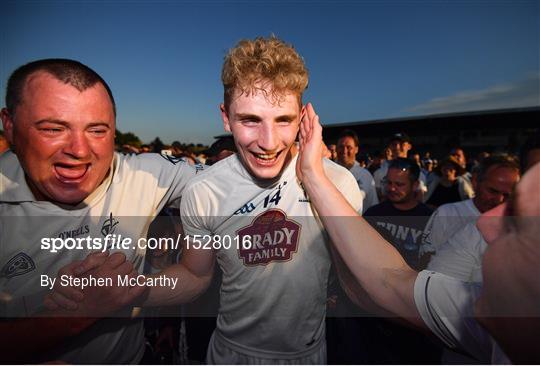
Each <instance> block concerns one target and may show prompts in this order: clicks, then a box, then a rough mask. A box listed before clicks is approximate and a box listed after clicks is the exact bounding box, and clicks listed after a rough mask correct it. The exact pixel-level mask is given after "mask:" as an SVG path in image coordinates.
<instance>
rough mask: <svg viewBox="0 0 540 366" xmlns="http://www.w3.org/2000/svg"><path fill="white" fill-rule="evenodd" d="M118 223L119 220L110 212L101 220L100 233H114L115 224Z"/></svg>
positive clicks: (105, 234) (104, 234)
mask: <svg viewBox="0 0 540 366" xmlns="http://www.w3.org/2000/svg"><path fill="white" fill-rule="evenodd" d="M118 224H119V221H118V220H116V219H115V218H114V217H113V214H112V212H111V213H110V215H109V218H107V220H105V221H104V222H103V225H102V226H101V235H103V236H107V235H109V234H114V232H115V231H116V226H117V225H118Z"/></svg>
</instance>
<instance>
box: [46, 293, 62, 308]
mask: <svg viewBox="0 0 540 366" xmlns="http://www.w3.org/2000/svg"><path fill="white" fill-rule="evenodd" d="M50 296H51V295H50V294H47V296H45V298H44V299H43V306H44V307H45V309H47V310H51V311H52V310H58V309H60V307H59V306H58V304H57V303H56V302H54V301H53V300H52V299H51V298H50Z"/></svg>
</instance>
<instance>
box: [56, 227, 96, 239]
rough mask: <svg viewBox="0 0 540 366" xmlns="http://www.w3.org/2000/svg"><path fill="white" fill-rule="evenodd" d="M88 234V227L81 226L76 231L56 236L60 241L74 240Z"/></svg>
mask: <svg viewBox="0 0 540 366" xmlns="http://www.w3.org/2000/svg"><path fill="white" fill-rule="evenodd" d="M89 232H90V228H89V227H88V225H83V226H81V227H78V228H77V229H73V230H67V231H62V232H61V233H59V234H58V235H57V236H58V237H59V238H62V239H66V238H75V237H77V236H81V235H84V234H88V233H89Z"/></svg>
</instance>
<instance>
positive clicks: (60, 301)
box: [49, 291, 79, 310]
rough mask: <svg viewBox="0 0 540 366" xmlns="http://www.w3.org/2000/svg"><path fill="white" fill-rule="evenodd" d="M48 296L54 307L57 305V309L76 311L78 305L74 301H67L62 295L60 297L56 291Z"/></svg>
mask: <svg viewBox="0 0 540 366" xmlns="http://www.w3.org/2000/svg"><path fill="white" fill-rule="evenodd" d="M50 295H51V296H50V297H49V299H50V300H52V301H54V302H55V303H56V305H58V306H59V307H61V308H63V309H66V310H77V308H78V307H79V305H78V304H77V303H76V302H75V301H73V300H70V299H68V298H67V297H65V296H64V295H62V294H61V293H59V292H57V291H54V292H53V293H51V294H50Z"/></svg>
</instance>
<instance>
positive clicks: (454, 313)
mask: <svg viewBox="0 0 540 366" xmlns="http://www.w3.org/2000/svg"><path fill="white" fill-rule="evenodd" d="M481 289H482V288H481V286H480V285H479V284H475V283H469V282H463V281H460V280H458V279H455V278H452V277H449V276H446V275H444V274H441V273H437V272H432V271H422V272H420V273H419V274H418V277H417V278H416V281H415V284H414V301H415V303H416V308H417V309H418V312H419V314H420V316H421V317H422V319H423V320H424V322H425V324H426V325H427V327H428V328H429V329H430V330H431V331H432V332H433V333H434V334H435V335H436V336H437V337H438V338H439V339H441V340H442V341H443V342H444V343H445V344H446V345H447V346H448V347H450V348H452V349H457V350H463V351H466V352H468V353H469V354H470V355H472V356H473V357H474V358H476V359H477V360H478V361H480V362H481V363H492V364H509V363H510V360H509V359H508V357H507V356H506V355H505V354H504V353H503V351H502V350H501V348H500V347H499V346H498V345H497V343H496V342H495V340H494V339H493V338H492V337H491V336H490V335H489V333H488V332H487V331H486V330H485V329H484V328H482V327H481V326H480V324H479V323H478V322H477V321H476V320H475V318H474V313H473V310H474V303H475V301H476V299H477V298H478V297H479V295H480V291H481Z"/></svg>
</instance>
